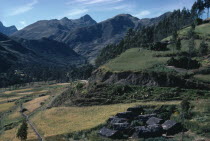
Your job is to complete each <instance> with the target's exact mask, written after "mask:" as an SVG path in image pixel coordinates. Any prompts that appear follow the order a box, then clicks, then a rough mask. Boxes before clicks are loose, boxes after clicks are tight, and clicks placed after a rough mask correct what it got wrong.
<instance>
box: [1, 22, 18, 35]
mask: <svg viewBox="0 0 210 141" xmlns="http://www.w3.org/2000/svg"><path fill="white" fill-rule="evenodd" d="M16 31H17V28H16V27H15V26H14V25H13V26H10V27H6V26H4V25H3V23H2V22H1V21H0V32H1V33H3V34H5V35H11V34H13V33H14V32H16Z"/></svg>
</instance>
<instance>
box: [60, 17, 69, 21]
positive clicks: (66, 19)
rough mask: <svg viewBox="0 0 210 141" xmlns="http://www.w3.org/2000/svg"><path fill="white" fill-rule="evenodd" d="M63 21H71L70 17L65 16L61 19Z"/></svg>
mask: <svg viewBox="0 0 210 141" xmlns="http://www.w3.org/2000/svg"><path fill="white" fill-rule="evenodd" d="M61 21H69V19H68V18H67V17H64V18H62V19H61Z"/></svg>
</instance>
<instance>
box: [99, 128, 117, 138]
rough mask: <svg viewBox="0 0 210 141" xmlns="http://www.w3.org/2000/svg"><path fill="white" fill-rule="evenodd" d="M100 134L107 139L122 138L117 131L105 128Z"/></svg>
mask: <svg viewBox="0 0 210 141" xmlns="http://www.w3.org/2000/svg"><path fill="white" fill-rule="evenodd" d="M99 134H100V135H101V136H104V137H107V138H118V137H120V136H121V133H120V132H119V131H117V130H112V129H109V128H106V127H103V128H102V129H101V130H100V131H99Z"/></svg>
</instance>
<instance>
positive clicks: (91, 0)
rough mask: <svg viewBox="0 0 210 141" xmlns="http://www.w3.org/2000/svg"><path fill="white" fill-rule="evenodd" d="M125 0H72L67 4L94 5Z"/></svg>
mask: <svg viewBox="0 0 210 141" xmlns="http://www.w3.org/2000/svg"><path fill="white" fill-rule="evenodd" d="M121 1H124V0H73V1H72V0H71V1H69V2H67V3H66V4H75V3H79V4H83V5H93V4H106V3H117V2H121Z"/></svg>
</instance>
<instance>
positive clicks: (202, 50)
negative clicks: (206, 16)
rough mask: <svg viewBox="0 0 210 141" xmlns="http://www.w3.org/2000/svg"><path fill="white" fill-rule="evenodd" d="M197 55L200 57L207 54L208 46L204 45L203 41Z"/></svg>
mask: <svg viewBox="0 0 210 141" xmlns="http://www.w3.org/2000/svg"><path fill="white" fill-rule="evenodd" d="M199 53H200V55H201V56H203V55H206V54H207V53H208V44H206V43H205V41H204V40H203V41H202V42H201V44H200V48H199Z"/></svg>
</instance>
